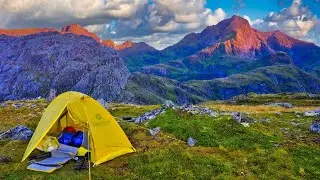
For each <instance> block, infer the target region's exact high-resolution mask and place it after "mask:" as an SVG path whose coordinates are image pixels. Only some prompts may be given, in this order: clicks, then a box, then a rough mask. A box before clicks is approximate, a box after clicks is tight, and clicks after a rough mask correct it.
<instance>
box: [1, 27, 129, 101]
mask: <svg viewBox="0 0 320 180" xmlns="http://www.w3.org/2000/svg"><path fill="white" fill-rule="evenodd" d="M0 49H1V51H0V101H4V100H7V99H8V100H15V99H23V98H29V99H30V98H36V97H39V96H42V97H47V95H49V94H50V91H51V89H55V90H56V92H57V95H58V94H60V93H63V92H66V91H70V90H73V91H79V92H82V93H85V94H88V95H90V96H91V97H93V98H96V99H98V98H103V99H105V100H106V101H111V100H113V99H115V98H116V96H117V95H118V94H119V93H120V91H121V90H122V89H124V86H125V85H126V84H127V79H128V77H129V75H130V73H129V71H128V69H127V68H126V66H125V64H124V62H123V60H122V59H121V57H120V56H119V54H118V53H117V52H116V51H114V50H112V49H110V48H108V47H104V46H102V45H101V44H100V43H97V42H96V41H95V40H94V39H92V38H89V37H85V36H78V35H75V34H61V33H58V32H44V33H39V34H32V35H28V36H16V37H13V36H5V35H2V36H0Z"/></svg>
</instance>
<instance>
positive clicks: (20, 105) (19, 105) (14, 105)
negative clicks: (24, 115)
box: [11, 103, 24, 109]
mask: <svg viewBox="0 0 320 180" xmlns="http://www.w3.org/2000/svg"><path fill="white" fill-rule="evenodd" d="M11 106H12V107H13V108H15V109H19V108H21V107H23V106H24V103H16V104H14V103H13V104H11Z"/></svg>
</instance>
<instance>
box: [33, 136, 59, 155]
mask: <svg viewBox="0 0 320 180" xmlns="http://www.w3.org/2000/svg"><path fill="white" fill-rule="evenodd" d="M58 147H59V141H58V140H57V138H56V137H53V136H45V137H44V138H43V139H42V140H41V141H40V143H39V144H38V146H37V149H39V150H40V151H44V152H50V151H51V150H53V149H58Z"/></svg>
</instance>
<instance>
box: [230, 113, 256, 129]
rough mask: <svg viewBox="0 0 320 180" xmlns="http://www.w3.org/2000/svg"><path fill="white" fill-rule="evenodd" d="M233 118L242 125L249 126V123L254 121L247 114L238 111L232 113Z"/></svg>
mask: <svg viewBox="0 0 320 180" xmlns="http://www.w3.org/2000/svg"><path fill="white" fill-rule="evenodd" d="M233 119H234V120H235V121H237V122H238V123H240V124H242V125H243V126H244V127H249V124H251V123H253V122H254V120H253V119H251V118H250V117H249V116H248V115H247V114H241V113H240V112H237V113H234V115H233Z"/></svg>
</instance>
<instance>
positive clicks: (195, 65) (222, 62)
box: [142, 52, 293, 82]
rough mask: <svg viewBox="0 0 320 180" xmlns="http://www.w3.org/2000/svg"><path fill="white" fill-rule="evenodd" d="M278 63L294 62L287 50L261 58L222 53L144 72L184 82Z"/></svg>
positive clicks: (171, 62)
mask: <svg viewBox="0 0 320 180" xmlns="http://www.w3.org/2000/svg"><path fill="white" fill-rule="evenodd" d="M278 64H293V61H292V59H291V57H290V56H289V55H288V54H286V53H285V52H275V53H273V54H270V55H267V56H265V57H263V58H260V59H255V58H249V57H241V56H232V55H228V54H220V55H219V56H212V57H209V58H205V59H195V58H185V59H182V60H173V61H169V62H166V63H161V64H156V65H152V66H146V67H143V68H142V72H143V73H146V74H153V75H158V76H164V77H168V78H171V79H176V80H178V81H181V82H184V81H189V80H210V79H215V78H222V77H227V76H230V75H232V74H237V73H243V72H249V71H252V70H254V69H256V68H259V67H265V66H271V65H278Z"/></svg>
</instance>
